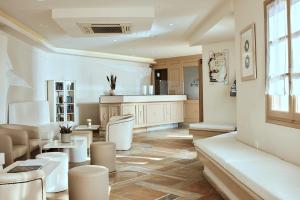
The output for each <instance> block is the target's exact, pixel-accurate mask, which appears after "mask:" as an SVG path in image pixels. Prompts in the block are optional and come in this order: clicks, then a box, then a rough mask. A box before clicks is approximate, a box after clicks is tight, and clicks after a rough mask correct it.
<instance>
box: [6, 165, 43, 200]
mask: <svg viewBox="0 0 300 200" xmlns="http://www.w3.org/2000/svg"><path fill="white" fill-rule="evenodd" d="M44 177H45V175H44V172H43V171H41V170H36V171H30V172H20V173H0V199H5V200H17V199H22V200H46V191H45V184H44V180H45V179H44Z"/></svg>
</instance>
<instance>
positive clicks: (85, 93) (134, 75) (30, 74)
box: [0, 32, 151, 123]
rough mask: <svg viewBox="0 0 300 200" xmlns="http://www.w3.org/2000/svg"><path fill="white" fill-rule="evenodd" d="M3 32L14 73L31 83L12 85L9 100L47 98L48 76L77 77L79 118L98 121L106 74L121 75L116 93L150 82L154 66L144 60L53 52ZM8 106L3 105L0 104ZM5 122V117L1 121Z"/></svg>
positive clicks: (136, 91)
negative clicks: (137, 61)
mask: <svg viewBox="0 0 300 200" xmlns="http://www.w3.org/2000/svg"><path fill="white" fill-rule="evenodd" d="M0 35H1V36H2V40H3V38H4V39H5V38H7V41H8V42H7V52H8V55H9V58H10V60H11V62H12V66H13V70H14V72H15V74H17V75H18V76H19V77H20V78H22V79H24V80H25V81H26V82H28V84H29V85H30V86H31V88H25V87H15V86H11V87H10V89H9V91H8V95H7V103H10V102H19V101H32V100H46V99H47V80H75V81H76V85H77V99H76V100H77V103H78V109H77V111H78V116H77V119H80V121H81V122H82V123H85V119H86V118H92V119H93V121H94V122H95V123H99V108H98V101H99V97H100V95H104V94H105V92H106V91H107V90H108V89H109V85H108V83H107V80H106V75H110V74H111V73H113V74H115V75H117V76H118V80H117V88H116V93H117V94H132V95H135V94H141V87H142V85H143V84H149V83H150V74H151V70H150V68H149V67H148V64H145V63H135V62H126V61H117V60H108V59H99V58H90V57H80V56H72V55H63V54H53V53H49V52H45V51H43V50H40V49H37V48H34V47H32V46H30V45H29V44H27V43H24V42H23V41H21V40H19V39H17V38H15V37H13V36H11V35H8V34H6V33H3V32H0ZM0 38H1V37H0ZM0 40H1V39H0ZM0 44H1V41H0ZM1 47H2V49H1V52H2V51H6V49H4V48H5V47H3V45H1ZM1 67H2V68H3V65H0V72H1V74H0V80H2V79H3V80H5V79H7V76H6V74H4V73H2V71H1ZM0 89H1V91H0V94H1V95H2V94H4V91H3V90H4V89H2V87H0ZM2 99H3V98H2ZM0 103H1V101H0ZM2 104H3V103H2ZM6 106H7V105H0V108H5V107H6ZM0 110H1V109H0ZM5 117H6V116H4V118H5ZM78 117H79V118H78ZM0 120H1V118H0ZM4 122H5V121H3V117H2V121H0V123H4Z"/></svg>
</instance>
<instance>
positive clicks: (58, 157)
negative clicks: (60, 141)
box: [36, 152, 69, 192]
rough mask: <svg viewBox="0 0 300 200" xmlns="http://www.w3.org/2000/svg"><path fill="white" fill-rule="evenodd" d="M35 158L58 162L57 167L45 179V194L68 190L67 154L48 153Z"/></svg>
mask: <svg viewBox="0 0 300 200" xmlns="http://www.w3.org/2000/svg"><path fill="white" fill-rule="evenodd" d="M36 158H37V159H46V160H51V161H56V162H59V166H58V167H57V168H56V169H54V170H53V172H52V173H51V174H50V175H48V176H47V177H46V192H61V191H64V190H66V189H68V170H69V159H68V154H66V153H62V152H49V153H42V154H39V155H37V156H36Z"/></svg>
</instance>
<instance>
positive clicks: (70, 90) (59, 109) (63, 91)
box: [48, 80, 76, 122]
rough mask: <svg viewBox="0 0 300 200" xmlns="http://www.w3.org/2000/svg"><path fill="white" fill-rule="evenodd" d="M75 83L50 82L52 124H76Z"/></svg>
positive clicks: (49, 97)
mask: <svg viewBox="0 0 300 200" xmlns="http://www.w3.org/2000/svg"><path fill="white" fill-rule="evenodd" d="M75 89H76V88H75V82H74V81H52V80H51V81H48V102H49V105H50V120H51V122H75V91H76V90H75Z"/></svg>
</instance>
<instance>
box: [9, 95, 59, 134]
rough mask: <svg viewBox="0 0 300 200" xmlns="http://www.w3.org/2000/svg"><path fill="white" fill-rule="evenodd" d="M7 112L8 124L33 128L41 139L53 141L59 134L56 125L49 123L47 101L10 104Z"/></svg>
mask: <svg viewBox="0 0 300 200" xmlns="http://www.w3.org/2000/svg"><path fill="white" fill-rule="evenodd" d="M8 112H9V124H21V125H27V126H34V127H36V128H37V130H38V132H39V135H40V138H41V139H45V140H47V139H53V137H54V136H55V135H56V134H57V133H58V132H59V126H58V124H57V123H51V122H50V112H49V103H48V101H32V102H20V103H11V104H9V109H8Z"/></svg>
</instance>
